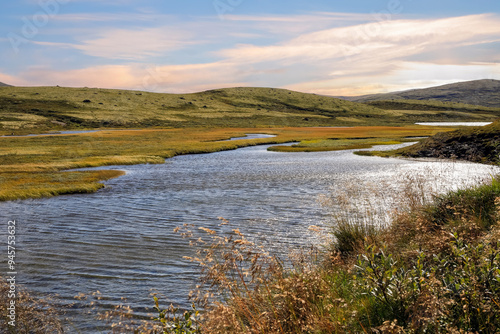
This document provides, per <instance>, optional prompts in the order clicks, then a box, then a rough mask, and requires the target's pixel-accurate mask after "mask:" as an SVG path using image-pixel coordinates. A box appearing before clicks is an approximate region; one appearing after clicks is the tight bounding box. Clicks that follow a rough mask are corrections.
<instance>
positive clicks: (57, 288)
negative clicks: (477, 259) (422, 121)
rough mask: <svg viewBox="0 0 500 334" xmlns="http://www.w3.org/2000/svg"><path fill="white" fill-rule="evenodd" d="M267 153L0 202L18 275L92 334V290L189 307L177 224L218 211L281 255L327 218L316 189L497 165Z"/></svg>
mask: <svg viewBox="0 0 500 334" xmlns="http://www.w3.org/2000/svg"><path fill="white" fill-rule="evenodd" d="M266 148H267V146H256V147H248V148H244V149H239V150H235V151H227V152H219V153H213V154H203V155H188V156H179V157H175V158H173V159H169V160H168V161H167V162H166V163H165V164H164V165H137V166H120V167H111V168H115V169H121V170H125V171H126V172H127V174H126V175H124V176H122V177H119V178H117V179H113V180H110V181H108V182H106V184H107V186H108V187H107V188H105V189H104V190H102V191H99V192H97V193H95V194H86V195H70V196H60V197H55V198H50V199H40V200H27V201H16V202H6V203H0V210H1V215H2V219H3V220H4V223H2V226H4V227H5V226H6V222H7V220H13V219H15V220H16V221H17V238H18V239H17V245H18V247H19V249H20V253H19V254H18V257H17V260H18V268H17V269H18V273H19V274H18V280H19V282H20V283H22V284H24V285H25V286H26V287H27V288H29V289H31V290H33V291H35V292H36V293H40V294H42V295H46V294H57V296H56V298H55V299H56V301H58V302H59V303H61V304H64V305H66V306H69V305H71V304H72V303H75V302H76V303H75V304H74V305H72V306H71V307H70V308H69V311H68V314H67V316H68V317H69V318H70V319H72V322H73V324H72V325H71V326H74V327H75V328H77V329H78V330H80V331H82V332H84V333H91V332H94V331H95V332H99V331H101V330H102V329H99V328H98V322H97V321H95V320H94V319H93V315H92V314H86V312H88V311H89V310H88V309H85V308H84V304H83V303H81V302H78V301H75V299H74V298H73V297H74V296H76V295H77V294H79V293H90V292H93V291H96V290H99V291H100V292H101V294H102V296H103V297H104V298H103V299H102V300H100V301H99V303H98V306H97V308H98V310H99V311H102V310H105V309H108V308H110V307H112V306H113V305H117V304H119V303H120V302H121V300H120V298H121V297H126V298H127V300H128V302H129V303H130V305H131V306H132V307H133V308H134V309H135V310H137V311H138V312H139V314H145V313H144V312H147V309H146V308H148V307H150V306H151V305H152V299H151V297H150V296H149V293H150V292H151V289H157V290H158V291H159V292H161V293H163V294H164V295H165V296H167V297H168V298H169V301H171V302H174V303H178V304H180V305H184V306H186V305H187V300H186V295H187V293H188V291H189V290H190V289H191V288H192V287H193V286H194V284H195V282H196V280H195V277H196V273H197V268H196V267H195V266H193V265H192V264H191V263H189V262H187V261H186V260H184V259H183V256H185V255H191V252H192V251H191V250H190V249H189V247H187V242H186V241H185V240H183V239H181V238H179V236H178V235H176V234H174V233H173V229H174V228H175V227H176V226H179V225H182V224H184V223H192V224H196V225H197V226H205V227H208V228H212V229H218V228H219V227H218V224H219V221H218V219H217V218H218V217H224V218H225V219H228V220H229V221H230V222H231V224H232V226H234V227H239V228H240V229H241V230H242V232H244V233H246V234H248V235H250V236H251V237H252V238H253V239H257V240H260V241H261V242H263V243H265V244H266V245H267V246H268V247H269V248H271V249H273V251H274V252H277V253H279V254H285V253H286V252H287V250H289V249H290V248H297V247H298V246H300V245H308V244H310V243H315V242H316V239H315V237H314V236H313V235H312V234H309V233H308V232H307V227H308V226H310V225H313V224H314V225H320V226H321V225H322V224H323V223H324V222H325V221H327V216H326V211H325V210H324V209H323V208H322V207H321V206H320V204H319V203H318V200H317V199H318V195H321V194H327V193H329V192H331V191H336V190H338V189H339V187H342V186H344V184H345V181H346V180H356V179H359V180H362V179H364V180H366V179H369V180H374V182H382V181H384V182H387V181H389V182H390V181H391V180H394V179H395V176H396V175H398V174H401V173H410V174H414V173H418V172H419V171H420V172H421V171H423V170H427V172H428V171H429V170H430V171H431V172H432V173H433V175H435V176H436V180H441V181H440V182H442V184H443V185H445V184H446V185H453V184H455V185H456V184H458V183H462V182H470V181H472V180H473V179H475V178H476V177H478V176H483V177H484V176H488V175H490V174H491V173H493V172H494V171H493V170H492V169H491V167H488V166H482V165H474V164H467V163H451V162H416V161H407V160H399V159H384V158H377V157H360V156H356V155H353V154H352V152H351V151H339V152H319V153H278V152H268V151H267V150H266ZM349 182H355V181H349ZM436 182H437V181H436ZM439 187H440V186H439ZM443 189H444V188H443ZM3 230H4V231H2V235H3V237H4V238H5V231H6V227H5V228H4V229H3ZM141 312H142V313H141Z"/></svg>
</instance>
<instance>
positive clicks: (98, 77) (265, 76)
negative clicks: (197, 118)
mask: <svg viewBox="0 0 500 334" xmlns="http://www.w3.org/2000/svg"><path fill="white" fill-rule="evenodd" d="M120 15H122V14H119V15H117V16H116V17H114V18H113V19H114V20H117V21H119V20H121V17H124V18H125V17H126V15H127V14H123V16H120ZM144 15H146V16H145V17H147V15H148V14H144ZM225 18H226V20H224V21H219V20H217V21H215V20H213V19H212V20H207V21H205V22H194V23H193V24H188V23H186V22H184V23H182V24H180V25H174V24H171V25H169V26H160V27H141V28H137V27H122V28H113V29H106V28H105V29H97V28H98V27H94V28H92V29H90V30H89V31H87V32H86V33H82V34H78V35H76V36H75V37H74V39H73V40H76V42H73V41H72V42H60V41H45V42H37V43H38V44H39V45H44V46H47V47H50V48H54V47H61V48H69V49H75V50H78V51H80V52H82V53H84V54H86V55H89V56H92V57H99V61H101V62H107V63H108V64H107V65H102V66H90V65H87V66H85V65H82V66H81V68H80V69H75V70H71V71H54V70H53V69H50V68H33V69H30V70H29V71H26V72H24V73H21V74H20V77H21V78H23V80H25V81H26V82H35V83H43V84H49V85H55V84H59V85H68V86H99V87H105V88H127V89H143V90H150V91H160V92H178V93H184V92H193V91H199V90H204V89H210V88H218V87H229V86H275V87H285V88H290V89H295V90H300V91H307V92H315V93H319V94H330V95H354V94H365V93H376V92H383V91H387V90H398V89H405V88H411V85H422V86H425V85H428V84H433V83H437V84H439V83H443V82H445V83H447V82H449V81H452V80H454V81H459V80H468V79H479V78H481V77H486V76H487V75H488V73H494V75H497V76H500V73H499V71H498V65H497V64H496V63H494V61H492V59H495V58H494V57H492V56H488V57H485V56H481V55H480V54H479V53H478V52H467V57H465V56H463V55H462V53H464V51H467V50H477V48H478V46H481V47H484V46H489V47H491V49H490V50H487V48H485V50H486V51H485V52H488V53H489V54H498V50H497V49H498V45H496V46H495V45H492V43H495V42H498V41H499V40H500V38H499V37H498V36H500V18H499V17H498V16H497V15H493V14H483V15H469V16H462V17H451V18H438V19H427V20H423V19H402V18H399V19H396V18H395V17H394V19H391V20H382V21H378V20H377V19H376V18H375V17H374V16H373V15H367V14H342V13H316V14H308V15H296V16H263V17H260V16H236V15H228V16H226V17H225ZM91 19H92V18H91V17H80V20H81V21H82V22H85V20H91ZM95 20H96V21H99V22H100V18H99V17H97V18H95ZM63 21H64V20H63ZM146 21H147V20H146ZM359 21H362V22H364V23H360V22H359ZM303 23H304V24H303ZM332 26H333V27H332ZM262 36H264V38H262ZM251 39H255V40H257V42H255V43H260V44H250V43H246V44H242V43H240V44H238V43H237V41H242V40H251ZM264 43H265V44H264ZM205 46H206V47H205ZM187 48H190V49H189V52H191V51H192V50H191V49H195V50H197V54H195V55H194V56H193V54H192V53H189V54H188V53H178V54H180V55H181V56H179V57H183V58H178V59H177V61H176V63H178V64H181V65H167V64H165V63H158V64H156V65H149V66H148V65H142V63H150V62H152V60H151V59H152V58H156V59H161V58H165V56H166V55H170V54H172V51H174V50H184V51H185V50H187ZM194 58H196V60H197V61H199V62H200V63H196V64H195V63H189V62H192V61H193V60H192V59H194ZM189 59H191V60H189ZM183 62H184V64H183ZM111 64H114V65H111Z"/></svg>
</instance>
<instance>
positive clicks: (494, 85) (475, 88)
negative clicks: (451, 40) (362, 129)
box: [343, 79, 500, 108]
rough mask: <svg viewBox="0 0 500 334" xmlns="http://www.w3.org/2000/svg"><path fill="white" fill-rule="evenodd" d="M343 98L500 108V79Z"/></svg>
mask: <svg viewBox="0 0 500 334" xmlns="http://www.w3.org/2000/svg"><path fill="white" fill-rule="evenodd" d="M343 98H344V99H346V100H348V101H353V102H372V101H384V100H436V101H442V102H460V103H466V104H472V105H479V106H485V107H497V108H498V107H500V80H493V79H484V80H473V81H465V82H458V83H453V84H448V85H443V86H437V87H430V88H423V89H412V90H407V91H401V92H393V93H387V94H373V95H363V96H352V97H343Z"/></svg>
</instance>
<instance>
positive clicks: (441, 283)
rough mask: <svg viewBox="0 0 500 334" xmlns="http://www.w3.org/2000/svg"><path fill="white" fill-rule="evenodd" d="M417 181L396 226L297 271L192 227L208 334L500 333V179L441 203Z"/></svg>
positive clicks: (245, 243)
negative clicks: (499, 223) (200, 269)
mask: <svg viewBox="0 0 500 334" xmlns="http://www.w3.org/2000/svg"><path fill="white" fill-rule="evenodd" d="M411 183H412V184H411V185H409V186H407V187H405V188H404V196H405V199H402V200H401V206H400V209H399V210H398V211H397V212H396V213H395V214H394V215H393V216H392V224H390V225H388V226H380V225H379V226H377V229H378V231H377V232H376V233H373V234H372V233H371V232H372V230H370V231H369V233H366V231H361V233H359V234H355V235H354V237H355V238H356V239H357V242H355V245H356V247H354V248H349V249H348V250H347V252H345V250H344V249H339V248H338V247H336V246H338V242H339V241H338V240H334V241H333V247H330V249H331V251H330V252H326V253H321V252H319V251H318V250H315V251H313V252H311V253H308V254H303V255H300V256H297V257H295V258H293V260H292V262H291V264H287V265H285V264H284V263H283V262H281V261H280V260H279V259H277V258H275V257H273V256H271V255H270V254H268V253H267V252H266V251H265V250H264V249H262V247H259V246H258V245H255V244H254V243H252V242H250V241H249V240H248V239H247V238H246V237H245V235H244V234H243V233H241V232H240V231H239V230H237V229H233V230H232V231H231V232H227V233H225V234H219V233H218V232H216V231H212V230H209V229H206V228H204V229H202V230H203V231H202V234H204V236H203V235H202V236H200V234H199V233H196V232H193V231H191V230H190V228H189V227H188V226H185V228H186V230H184V232H183V234H184V235H185V236H187V237H189V238H192V240H196V241H197V243H198V245H199V246H200V245H201V248H199V249H200V251H199V253H198V256H196V257H193V258H191V260H193V261H194V262H196V263H199V264H200V266H201V268H202V271H203V276H202V283H203V284H202V285H201V286H200V289H199V290H198V291H197V293H196V294H195V295H194V297H195V298H196V300H197V301H198V302H201V304H202V305H203V306H204V307H205V308H206V311H205V312H204V313H203V318H202V322H201V328H202V332H203V333H497V329H498V326H500V305H499V303H498V301H499V300H500V284H499V282H500V272H499V271H498V267H499V266H500V243H499V242H498V240H499V237H500V234H499V231H500V229H499V228H498V220H499V212H500V206H499V205H500V182H499V181H497V180H494V181H493V182H492V183H491V184H486V185H483V186H479V187H476V188H470V189H468V190H463V191H458V192H453V193H449V194H447V195H441V196H439V197H438V198H437V200H435V201H434V202H431V201H429V198H428V197H429V196H427V195H428V194H426V193H425V192H424V193H422V190H426V189H423V187H424V185H423V184H422V180H420V179H418V178H415V179H413V181H412V182H411ZM422 195H424V196H423V197H422ZM362 211H363V210H362ZM349 212H350V211H349ZM365 212H369V210H368V211H365ZM360 218H361V217H360ZM368 219H370V217H368ZM361 221H362V220H361ZM359 223H360V221H359V220H357V221H350V222H349V225H350V226H351V227H353V226H355V225H356V224H359ZM226 224H227V222H226V221H224V222H223V223H222V224H221V225H224V226H225V225H226ZM225 229H226V230H227V226H225ZM335 229H339V227H338V226H336V227H335ZM340 229H344V227H340ZM344 232H346V233H347V232H348V231H344ZM354 241H356V240H354Z"/></svg>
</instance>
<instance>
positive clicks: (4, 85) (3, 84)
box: [0, 82, 12, 87]
mask: <svg viewBox="0 0 500 334" xmlns="http://www.w3.org/2000/svg"><path fill="white" fill-rule="evenodd" d="M0 87H12V86H11V85H7V84H5V83H3V82H0Z"/></svg>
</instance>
